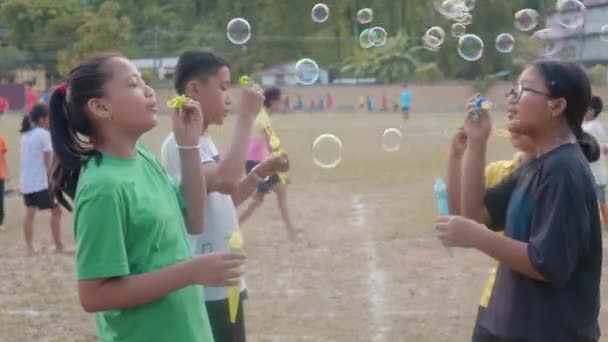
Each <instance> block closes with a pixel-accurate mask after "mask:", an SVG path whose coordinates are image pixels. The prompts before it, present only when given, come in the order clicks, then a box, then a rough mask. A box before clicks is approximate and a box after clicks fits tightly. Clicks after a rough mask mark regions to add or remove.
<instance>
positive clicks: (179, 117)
mask: <svg viewBox="0 0 608 342" xmlns="http://www.w3.org/2000/svg"><path fill="white" fill-rule="evenodd" d="M202 133H203V112H202V111H201V105H200V103H198V102H197V101H194V100H192V99H190V98H187V99H186V100H185V102H184V103H183V104H182V105H181V106H176V107H175V108H174V110H173V135H174V136H175V142H176V143H177V145H178V146H196V145H198V143H199V140H200V136H201V134H202Z"/></svg>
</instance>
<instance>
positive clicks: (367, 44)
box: [359, 29, 374, 49]
mask: <svg viewBox="0 0 608 342" xmlns="http://www.w3.org/2000/svg"><path fill="white" fill-rule="evenodd" d="M359 46H361V47H362V48H364V49H369V48H371V47H372V46H374V43H373V42H372V37H371V34H370V30H369V29H365V30H363V31H361V34H360V35H359Z"/></svg>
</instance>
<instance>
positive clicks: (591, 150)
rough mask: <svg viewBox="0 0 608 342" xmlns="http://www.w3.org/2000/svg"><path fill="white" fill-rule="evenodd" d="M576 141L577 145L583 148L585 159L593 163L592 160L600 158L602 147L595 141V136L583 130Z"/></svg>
mask: <svg viewBox="0 0 608 342" xmlns="http://www.w3.org/2000/svg"><path fill="white" fill-rule="evenodd" d="M577 142H578V146H580V147H581V149H583V153H584V154H585V158H587V161H589V162H590V163H593V162H594V161H598V160H599V159H600V154H601V153H602V149H601V148H600V145H599V144H598V143H597V140H595V138H594V137H593V136H592V135H591V134H589V133H587V132H583V135H582V137H581V138H580V139H578V140H577Z"/></svg>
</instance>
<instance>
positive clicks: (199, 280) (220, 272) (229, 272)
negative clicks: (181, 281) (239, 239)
mask: <svg viewBox="0 0 608 342" xmlns="http://www.w3.org/2000/svg"><path fill="white" fill-rule="evenodd" d="M244 261H245V256H244V255H243V254H238V253H228V252H219V253H209V254H203V255H198V256H196V257H194V258H193V259H192V260H191V261H190V270H191V274H192V283H193V284H202V285H206V286H213V287H223V286H233V285H238V284H239V277H240V276H241V274H240V273H239V272H238V271H237V270H236V269H238V267H240V266H241V265H242V264H243V262H244Z"/></svg>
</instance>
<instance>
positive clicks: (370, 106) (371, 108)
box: [365, 95, 374, 112]
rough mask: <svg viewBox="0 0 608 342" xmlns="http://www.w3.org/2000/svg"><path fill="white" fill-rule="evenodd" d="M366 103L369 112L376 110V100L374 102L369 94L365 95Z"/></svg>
mask: <svg viewBox="0 0 608 342" xmlns="http://www.w3.org/2000/svg"><path fill="white" fill-rule="evenodd" d="M365 104H366V107H367V111H368V112H373V111H374V102H373V100H372V97H371V96H369V95H367V96H366V97H365Z"/></svg>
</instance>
